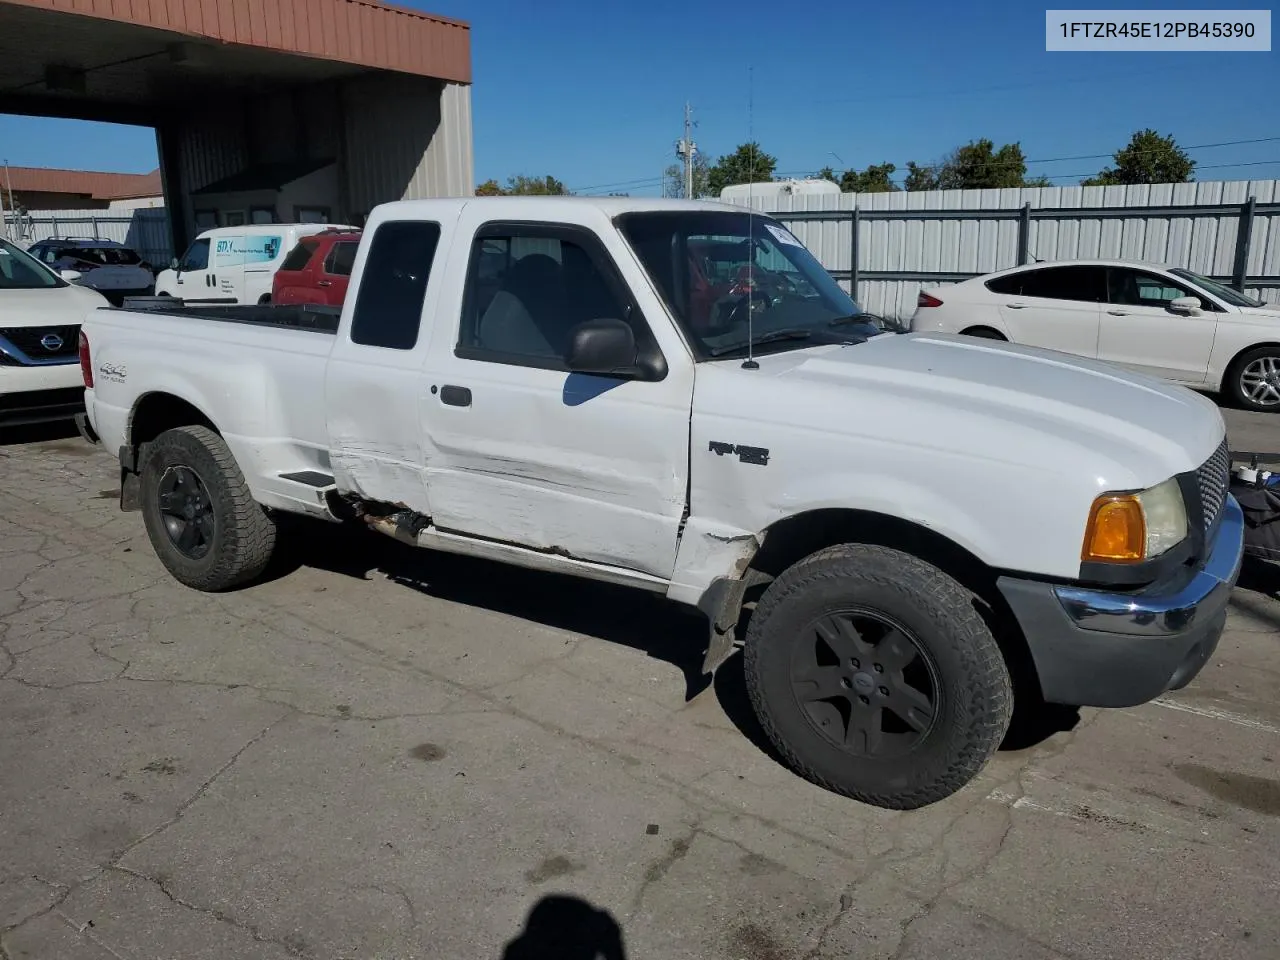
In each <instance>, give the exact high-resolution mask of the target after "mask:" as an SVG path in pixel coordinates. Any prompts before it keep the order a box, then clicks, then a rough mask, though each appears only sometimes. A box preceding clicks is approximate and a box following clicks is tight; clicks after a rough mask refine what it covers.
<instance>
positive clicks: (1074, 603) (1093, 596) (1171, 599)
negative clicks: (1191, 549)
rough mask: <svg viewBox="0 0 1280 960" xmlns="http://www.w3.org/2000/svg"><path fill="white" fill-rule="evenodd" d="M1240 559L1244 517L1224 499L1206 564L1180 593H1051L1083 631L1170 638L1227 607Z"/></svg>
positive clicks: (1233, 501) (1075, 590) (1068, 590)
mask: <svg viewBox="0 0 1280 960" xmlns="http://www.w3.org/2000/svg"><path fill="white" fill-rule="evenodd" d="M1243 556H1244V512H1243V511H1242V510H1241V509H1240V504H1239V503H1237V502H1236V498H1235V497H1232V496H1228V497H1227V501H1226V503H1225V504H1223V507H1222V517H1221V519H1220V520H1219V521H1218V530H1217V535H1216V536H1215V538H1214V541H1213V548H1212V550H1211V551H1210V553H1209V558H1208V559H1207V560H1206V561H1205V563H1204V566H1203V567H1201V568H1200V569H1198V570H1196V571H1195V573H1194V574H1193V575H1192V577H1191V579H1190V580H1189V581H1188V582H1187V583H1186V584H1185V585H1184V586H1182V587H1181V588H1180V589H1177V590H1174V591H1172V592H1159V591H1158V590H1157V591H1154V592H1151V593H1136V594H1129V593H1111V592H1108V591H1104V590H1093V589H1086V588H1081V587H1055V588H1054V591H1053V592H1054V594H1055V595H1056V596H1057V598H1058V602H1059V603H1061V604H1062V608H1063V610H1065V611H1066V613H1067V616H1068V617H1070V618H1071V620H1072V622H1074V623H1075V624H1076V625H1077V626H1079V627H1080V628H1081V629H1082V630H1097V631H1102V632H1105V633H1125V634H1131V635H1133V636H1140V637H1159V636H1171V635H1174V634H1180V633H1185V632H1186V631H1187V630H1190V629H1191V628H1192V627H1194V626H1195V623H1196V621H1197V620H1201V621H1204V620H1210V619H1212V618H1213V617H1214V616H1215V615H1216V614H1217V613H1218V612H1219V611H1220V610H1222V609H1223V608H1224V607H1225V606H1226V605H1227V599H1228V597H1230V595H1231V589H1232V587H1234V586H1235V583H1236V579H1237V578H1238V577H1239V576H1240V563H1241V560H1242V558H1243Z"/></svg>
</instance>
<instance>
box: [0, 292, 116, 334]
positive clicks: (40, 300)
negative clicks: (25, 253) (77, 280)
mask: <svg viewBox="0 0 1280 960" xmlns="http://www.w3.org/2000/svg"><path fill="white" fill-rule="evenodd" d="M106 306H110V304H109V303H108V302H107V298H106V297H104V296H103V295H102V294H100V293H98V292H97V291H95V290H89V289H87V288H85V287H81V286H78V285H76V284H74V283H73V284H71V285H70V286H66V287H44V288H42V289H40V290H0V327H61V326H71V325H79V324H80V323H82V322H83V321H84V315H85V314H86V313H88V312H89V311H90V310H95V309H97V308H98V307H106Z"/></svg>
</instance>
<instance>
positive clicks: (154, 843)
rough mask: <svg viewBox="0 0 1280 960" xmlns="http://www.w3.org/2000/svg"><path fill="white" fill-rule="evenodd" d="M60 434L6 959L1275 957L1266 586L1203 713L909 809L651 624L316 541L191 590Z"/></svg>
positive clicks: (9, 588)
mask: <svg viewBox="0 0 1280 960" xmlns="http://www.w3.org/2000/svg"><path fill="white" fill-rule="evenodd" d="M1228 416H1229V417H1230V418H1231V424H1232V431H1233V446H1236V447H1239V446H1244V445H1249V446H1256V447H1274V448H1276V449H1277V450H1280V419H1275V420H1273V419H1272V418H1269V417H1252V416H1243V415H1238V414H1234V413H1229V414H1228ZM1273 423H1274V424H1275V425H1274V426H1273ZM51 437H52V435H51V434H50V433H49V432H48V431H44V432H43V433H40V432H35V433H33V432H31V431H27V432H25V434H24V435H19V436H17V437H16V438H14V437H10V438H8V439H9V440H11V441H15V440H16V442H10V443H8V445H4V446H0V677H2V678H0V727H2V729H3V730H4V733H3V735H0V854H3V856H0V956H3V957H5V958H7V960H17V958H42V960H44V958H58V960H60V958H68V960H82V958H83V960H88V958H95V960H97V958H114V960H121V958H130V960H132V958H139V960H141V958H148V960H150V958H166V960H168V958H182V960H203V958H210V960H214V958H217V960H233V958H255V960H256V958H267V960H276V958H290V957H292V958H299V957H305V958H317V960H320V958H324V960H338V958H349V960H356V958H359V960H375V958H376V960H411V958H432V960H436V958H455V957H456V958H468V960H471V958H495V960H496V958H501V957H508V958H511V960H517V958H524V957H542V956H554V957H561V956H578V955H581V956H592V954H591V953H590V952H583V953H581V954H578V953H573V952H572V951H570V950H568V949H563V950H556V949H555V948H554V947H553V946H552V945H551V940H550V939H549V938H550V937H551V936H552V934H554V933H556V932H557V931H559V932H563V931H565V930H574V931H577V932H578V933H579V934H580V935H581V936H582V937H583V938H585V939H587V940H589V941H590V943H591V944H592V946H593V947H595V948H597V949H598V951H599V955H600V956H602V957H613V956H619V955H621V954H618V953H617V945H618V944H622V945H623V946H622V949H623V950H625V956H627V957H630V958H663V960H670V958H684V957H689V958H695V957H696V958H724V960H739V958H744V960H801V958H806V960H812V958H837V957H839V958H844V957H858V958H866V960H876V958H921V960H923V958H933V957H938V956H942V955H945V956H947V957H948V960H968V958H974V960H978V958H981V960H1002V958H1009V960H1013V958H1019V960H1025V958H1042V957H1043V958H1050V957H1079V958H1089V960H1102V958H1117V960H1119V958H1125V960H1130V958H1139V957H1160V958H1192V957H1205V958H1210V957H1211V958H1213V960H1232V958H1259V960H1261V958H1267V960H1271V958H1274V957H1276V956H1280V914H1278V913H1277V911H1276V909H1275V905H1276V903H1277V902H1280V867H1278V866H1277V864H1278V863H1280V696H1278V695H1277V694H1278V692H1280V633H1278V632H1277V628H1278V627H1280V602H1278V601H1277V600H1276V599H1274V597H1273V594H1274V593H1275V592H1276V591H1277V590H1278V589H1280V576H1277V575H1276V574H1275V573H1274V572H1273V571H1271V570H1269V569H1255V568H1251V569H1250V570H1249V571H1248V572H1247V573H1246V577H1245V581H1244V585H1243V586H1242V587H1241V588H1240V589H1238V590H1237V591H1236V595H1235V598H1234V599H1233V606H1232V612H1231V620H1230V624H1229V631H1228V634H1227V636H1226V637H1225V638H1224V640H1223V643H1222V645H1221V647H1220V649H1219V651H1218V653H1217V655H1216V656H1215V657H1214V658H1213V660H1212V662H1211V663H1210V665H1209V666H1208V667H1207V668H1206V669H1205V671H1204V673H1203V674H1202V675H1201V676H1200V678H1199V679H1197V681H1196V682H1195V683H1194V684H1193V685H1192V686H1191V687H1190V688H1188V689H1187V690H1184V691H1181V692H1179V693H1177V694H1173V695H1170V696H1168V697H1165V698H1161V700H1160V701H1158V702H1157V703H1155V704H1151V705H1147V706H1144V707H1139V708H1136V709H1133V710H1125V711H1105V712H1104V711H1093V710H1085V711H1083V712H1082V714H1081V716H1080V718H1079V720H1078V722H1077V723H1075V724H1074V726H1073V728H1072V729H1069V730H1064V731H1062V732H1058V733H1055V734H1053V735H1052V736H1049V737H1048V738H1047V739H1044V740H1042V741H1041V742H1039V743H1034V744H1030V745H1025V746H1022V748H1021V749H1008V750H1005V751H1003V752H1001V753H1000V754H999V755H998V756H997V758H996V759H995V761H994V762H993V763H992V764H991V766H990V767H989V768H988V770H987V771H986V772H985V774H984V775H983V777H982V778H981V779H980V780H979V781H978V782H976V783H974V784H972V785H971V786H970V787H968V788H967V789H965V790H964V791H963V792H962V793H960V794H959V795H957V796H956V797H953V798H951V799H950V800H947V801H944V802H942V803H939V804H936V805H934V806H932V807H929V808H926V809H925V810H921V811H916V812H912V813H892V812H888V811H882V810H877V809H873V808H869V807H865V806H861V805H859V804H857V803H854V802H852V801H849V800H845V799H843V798H840V797H836V796H833V795H831V794H829V793H826V792H824V791H822V790H820V789H818V788H817V787H813V786H811V785H809V784H807V783H806V782H804V781H802V780H800V779H798V778H797V777H795V776H794V775H793V774H791V773H790V772H788V771H787V770H786V769H785V768H783V767H782V766H780V765H779V764H778V763H776V762H775V761H774V760H773V759H772V758H771V757H770V756H769V755H768V753H767V752H766V751H765V750H763V749H762V748H761V747H760V746H758V743H759V742H760V741H759V736H758V731H757V730H756V728H755V726H754V723H753V722H752V719H751V716H750V712H749V710H748V708H747V706H746V703H745V698H744V697H743V694H742V691H741V687H740V682H741V674H740V668H739V667H738V664H737V660H736V658H735V660H734V661H731V662H730V663H729V664H727V665H726V667H725V668H723V669H722V670H721V671H720V673H719V674H718V675H717V678H716V681H715V682H714V683H713V684H711V685H710V686H706V685H705V684H703V683H701V682H700V680H699V678H698V670H697V666H698V665H697V653H696V651H698V650H699V649H700V646H699V643H700V641H701V639H702V632H701V631H702V625H701V623H700V621H699V620H698V619H697V618H696V617H694V616H691V615H689V614H687V613H685V612H683V611H681V610H679V609H678V608H675V607H673V606H670V605H668V604H666V603H665V602H663V601H661V600H659V599H656V598H652V597H649V596H646V595H643V594H635V593H631V592H629V591H625V590H621V589H612V588H609V587H607V586H600V585H596V584H585V583H578V582H574V581H571V580H566V579H562V578H559V577H552V576H546V575H540V574H535V573H528V572H522V571H517V570H511V569H507V568H504V567H499V566H495V565H491V564H486V563H480V562H471V561H465V560H462V559H459V558H453V557H446V556H439V555H433V554H429V553H425V552H420V551H413V550H411V549H409V548H402V547H401V546H400V545H398V544H396V543H394V542H392V541H390V540H386V539H384V538H376V537H375V536H374V535H369V536H367V537H360V536H354V535H346V534H343V533H339V532H336V531H333V530H330V529H327V528H324V527H319V526H317V527H310V526H302V527H300V528H299V529H297V530H295V531H292V532H291V534H290V537H289V545H290V549H289V550H288V551H287V553H288V554H289V555H288V556H287V557H285V558H283V560H282V562H281V563H279V564H278V565H277V568H276V569H275V570H273V576H272V578H271V579H269V580H267V581H266V582H264V583H262V584H260V585H257V586H254V587H252V588H249V589H246V590H243V591H239V592H236V593H232V594H227V595H221V596H209V595H204V594H199V593H195V592H193V591H190V590H187V589H185V588H183V587H181V586H180V585H178V584H177V583H176V582H174V581H173V580H172V579H171V578H169V576H168V575H167V574H166V573H165V571H164V570H163V568H162V567H161V566H160V564H159V562H158V561H157V560H156V559H155V557H154V555H153V554H152V552H151V549H150V546H149V544H148V542H147V540H146V536H145V534H144V532H143V529H142V523H141V519H140V517H139V516H138V515H137V514H120V513H119V512H118V511H117V509H116V505H115V502H114V499H113V498H114V497H115V488H116V480H117V478H116V475H115V471H114V467H113V463H112V461H111V458H110V457H109V456H108V455H107V454H105V453H103V452H102V451H96V450H94V449H92V448H90V447H88V446H87V445H85V444H83V443H82V442H81V441H80V440H79V439H77V438H74V437H62V438H51ZM4 439H5V438H0V442H2V441H3V440H4ZM1242 440H1244V441H1247V443H1245V442H1241V441H1242ZM1068 719H1070V718H1069V717H1068ZM1065 725H1069V724H1064V726H1065ZM1013 746H1020V745H1017V744H1014V745H1013ZM610 944H613V945H614V946H613V948H612V952H611V947H610Z"/></svg>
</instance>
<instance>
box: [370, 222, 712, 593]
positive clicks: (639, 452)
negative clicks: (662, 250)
mask: <svg viewBox="0 0 1280 960" xmlns="http://www.w3.org/2000/svg"><path fill="white" fill-rule="evenodd" d="M477 206H479V205H476V206H472V207H468V208H466V209H465V210H464V211H463V223H462V224H460V227H459V237H460V238H461V237H466V238H467V239H466V243H463V242H462V241H461V240H460V241H459V244H458V245H457V247H456V248H455V250H454V252H453V256H452V257H451V259H450V264H449V281H450V283H454V282H455V281H456V282H457V283H458V284H459V286H461V289H460V290H459V291H457V293H455V295H454V296H453V297H451V298H449V299H448V302H449V303H450V304H451V306H450V307H448V308H445V309H450V310H451V315H446V314H445V313H444V312H441V313H439V314H437V321H436V323H435V325H434V328H433V331H432V346H431V350H430V352H429V355H428V358H427V367H426V374H427V380H428V383H429V384H430V395H429V398H428V402H427V411H426V417H425V426H426V438H425V444H424V446H425V455H426V467H427V485H428V487H429V489H430V491H431V506H432V517H433V519H434V521H435V524H436V526H438V527H440V528H441V529H445V530H452V531H456V532H459V533H465V534H470V535H472V536H476V537H483V538H487V539H492V540H499V541H505V542H508V543H514V544H519V545H521V546H526V547H531V548H534V549H538V550H547V551H554V552H557V553H563V554H567V555H569V556H571V557H574V558H578V559H582V560H588V561H593V562H597V563H604V564H610V565H613V566H618V567H624V568H627V569H630V570H636V571H640V572H643V573H647V574H650V575H653V576H657V577H663V578H666V577H669V576H670V575H671V573H672V571H673V569H674V566H675V555H676V546H677V541H678V537H679V530H680V524H681V520H682V518H683V514H684V507H685V500H686V489H687V478H688V465H689V417H690V408H691V406H692V399H693V365H692V362H691V361H690V358H689V356H688V352H687V349H686V348H685V347H684V345H683V343H682V342H681V341H680V340H679V339H678V337H677V334H676V332H675V331H674V329H672V327H671V325H670V324H669V323H668V322H667V320H666V316H665V312H664V308H663V307H662V305H661V302H660V301H659V300H658V299H657V297H656V296H654V295H653V293H652V288H651V287H650V286H649V284H648V283H647V281H645V279H644V277H643V274H642V273H641V272H640V270H639V267H638V266H637V264H636V263H635V260H634V258H633V257H631V256H630V255H629V254H628V251H627V249H626V247H625V246H624V245H623V244H622V241H621V238H620V237H618V235H617V234H616V233H615V232H613V231H612V229H610V228H609V227H608V225H607V221H605V220H604V219H603V217H602V216H600V215H599V214H597V216H600V227H601V228H602V229H600V230H599V231H597V230H595V229H592V228H591V227H590V226H588V225H587V224H586V223H583V224H578V225H573V224H566V223H556V224H545V223H528V222H512V221H507V222H487V223H486V222H482V220H481V215H482V212H483V210H484V209H486V208H484V207H483V206H480V209H479V210H477V208H476V207H477ZM489 209H492V208H489ZM586 215H588V214H587V213H586V212H585V211H584V213H583V216H586ZM468 248H469V249H468ZM464 283H465V285H463V284H464ZM458 294H460V296H459V295H458ZM358 295H359V296H363V288H362V287H361V289H360V291H359V294H358ZM459 304H460V309H459ZM604 318H610V319H619V320H623V321H625V322H627V323H628V324H630V325H631V327H632V330H633V332H634V333H635V336H636V340H637V342H638V343H640V344H645V343H648V344H650V345H654V346H656V347H657V349H659V350H660V351H661V353H662V355H663V357H664V358H665V361H666V365H667V370H666V374H665V376H664V377H663V378H662V379H661V380H656V381H640V380H628V379H619V378H611V377H601V376H587V375H583V374H576V373H570V372H569V371H568V368H567V366H566V363H565V360H566V354H567V349H568V345H569V338H570V334H571V331H572V329H573V328H574V327H575V326H576V325H577V324H579V323H582V322H583V321H586V320H593V319H604ZM651 319H652V321H653V322H650V320H651Z"/></svg>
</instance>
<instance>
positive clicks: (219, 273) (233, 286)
mask: <svg viewBox="0 0 1280 960" xmlns="http://www.w3.org/2000/svg"><path fill="white" fill-rule="evenodd" d="M244 241H245V238H244V237H243V236H242V235H236V236H222V237H214V239H213V256H212V257H211V258H210V259H209V273H208V275H207V279H206V287H207V288H208V290H207V293H206V297H205V299H207V300H209V301H210V302H213V303H239V302H240V293H241V291H242V289H243V288H244Z"/></svg>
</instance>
